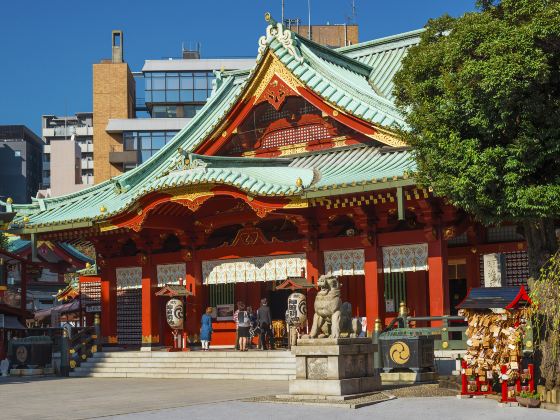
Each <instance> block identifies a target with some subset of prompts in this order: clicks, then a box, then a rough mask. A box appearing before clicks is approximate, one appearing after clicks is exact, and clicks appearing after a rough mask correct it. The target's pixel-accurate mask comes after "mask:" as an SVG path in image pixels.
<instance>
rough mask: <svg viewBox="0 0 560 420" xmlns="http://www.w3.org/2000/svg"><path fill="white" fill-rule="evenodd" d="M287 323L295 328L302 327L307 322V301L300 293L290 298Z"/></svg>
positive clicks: (293, 294)
mask: <svg viewBox="0 0 560 420" xmlns="http://www.w3.org/2000/svg"><path fill="white" fill-rule="evenodd" d="M286 318H287V321H288V323H289V324H290V325H293V326H295V327H302V326H304V325H305V323H306V322H307V301H306V298H305V295H304V294H302V293H299V292H295V293H292V294H291V295H290V296H289V297H288V313H287V317H286Z"/></svg>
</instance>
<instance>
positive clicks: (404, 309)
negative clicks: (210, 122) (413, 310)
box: [399, 302, 408, 316]
mask: <svg viewBox="0 0 560 420" xmlns="http://www.w3.org/2000/svg"><path fill="white" fill-rule="evenodd" d="M407 315H408V309H407V307H406V304H405V303H404V302H401V304H400V305H399V316H407Z"/></svg>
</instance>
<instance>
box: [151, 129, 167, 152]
mask: <svg viewBox="0 0 560 420" xmlns="http://www.w3.org/2000/svg"><path fill="white" fill-rule="evenodd" d="M162 134H163V133H162ZM163 146H165V137H164V136H163V135H162V136H161V137H160V136H158V137H155V136H154V137H153V138H152V150H154V149H155V150H159V149H161V148H162V147H163Z"/></svg>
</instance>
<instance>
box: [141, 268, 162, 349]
mask: <svg viewBox="0 0 560 420" xmlns="http://www.w3.org/2000/svg"><path fill="white" fill-rule="evenodd" d="M152 261H153V260H152V258H151V257H147V258H146V260H145V262H144V264H143V265H142V348H144V349H150V348H151V347H152V346H153V345H154V344H159V342H160V337H159V322H158V318H157V297H156V291H157V290H156V288H157V274H156V266H155V264H153V262H152Z"/></svg>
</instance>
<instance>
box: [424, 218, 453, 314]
mask: <svg viewBox="0 0 560 420" xmlns="http://www.w3.org/2000/svg"><path fill="white" fill-rule="evenodd" d="M428 288H429V296H430V316H441V315H449V277H448V267H447V241H445V240H444V239H443V238H442V232H441V229H440V228H438V232H437V238H433V239H432V240H430V241H428Z"/></svg>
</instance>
